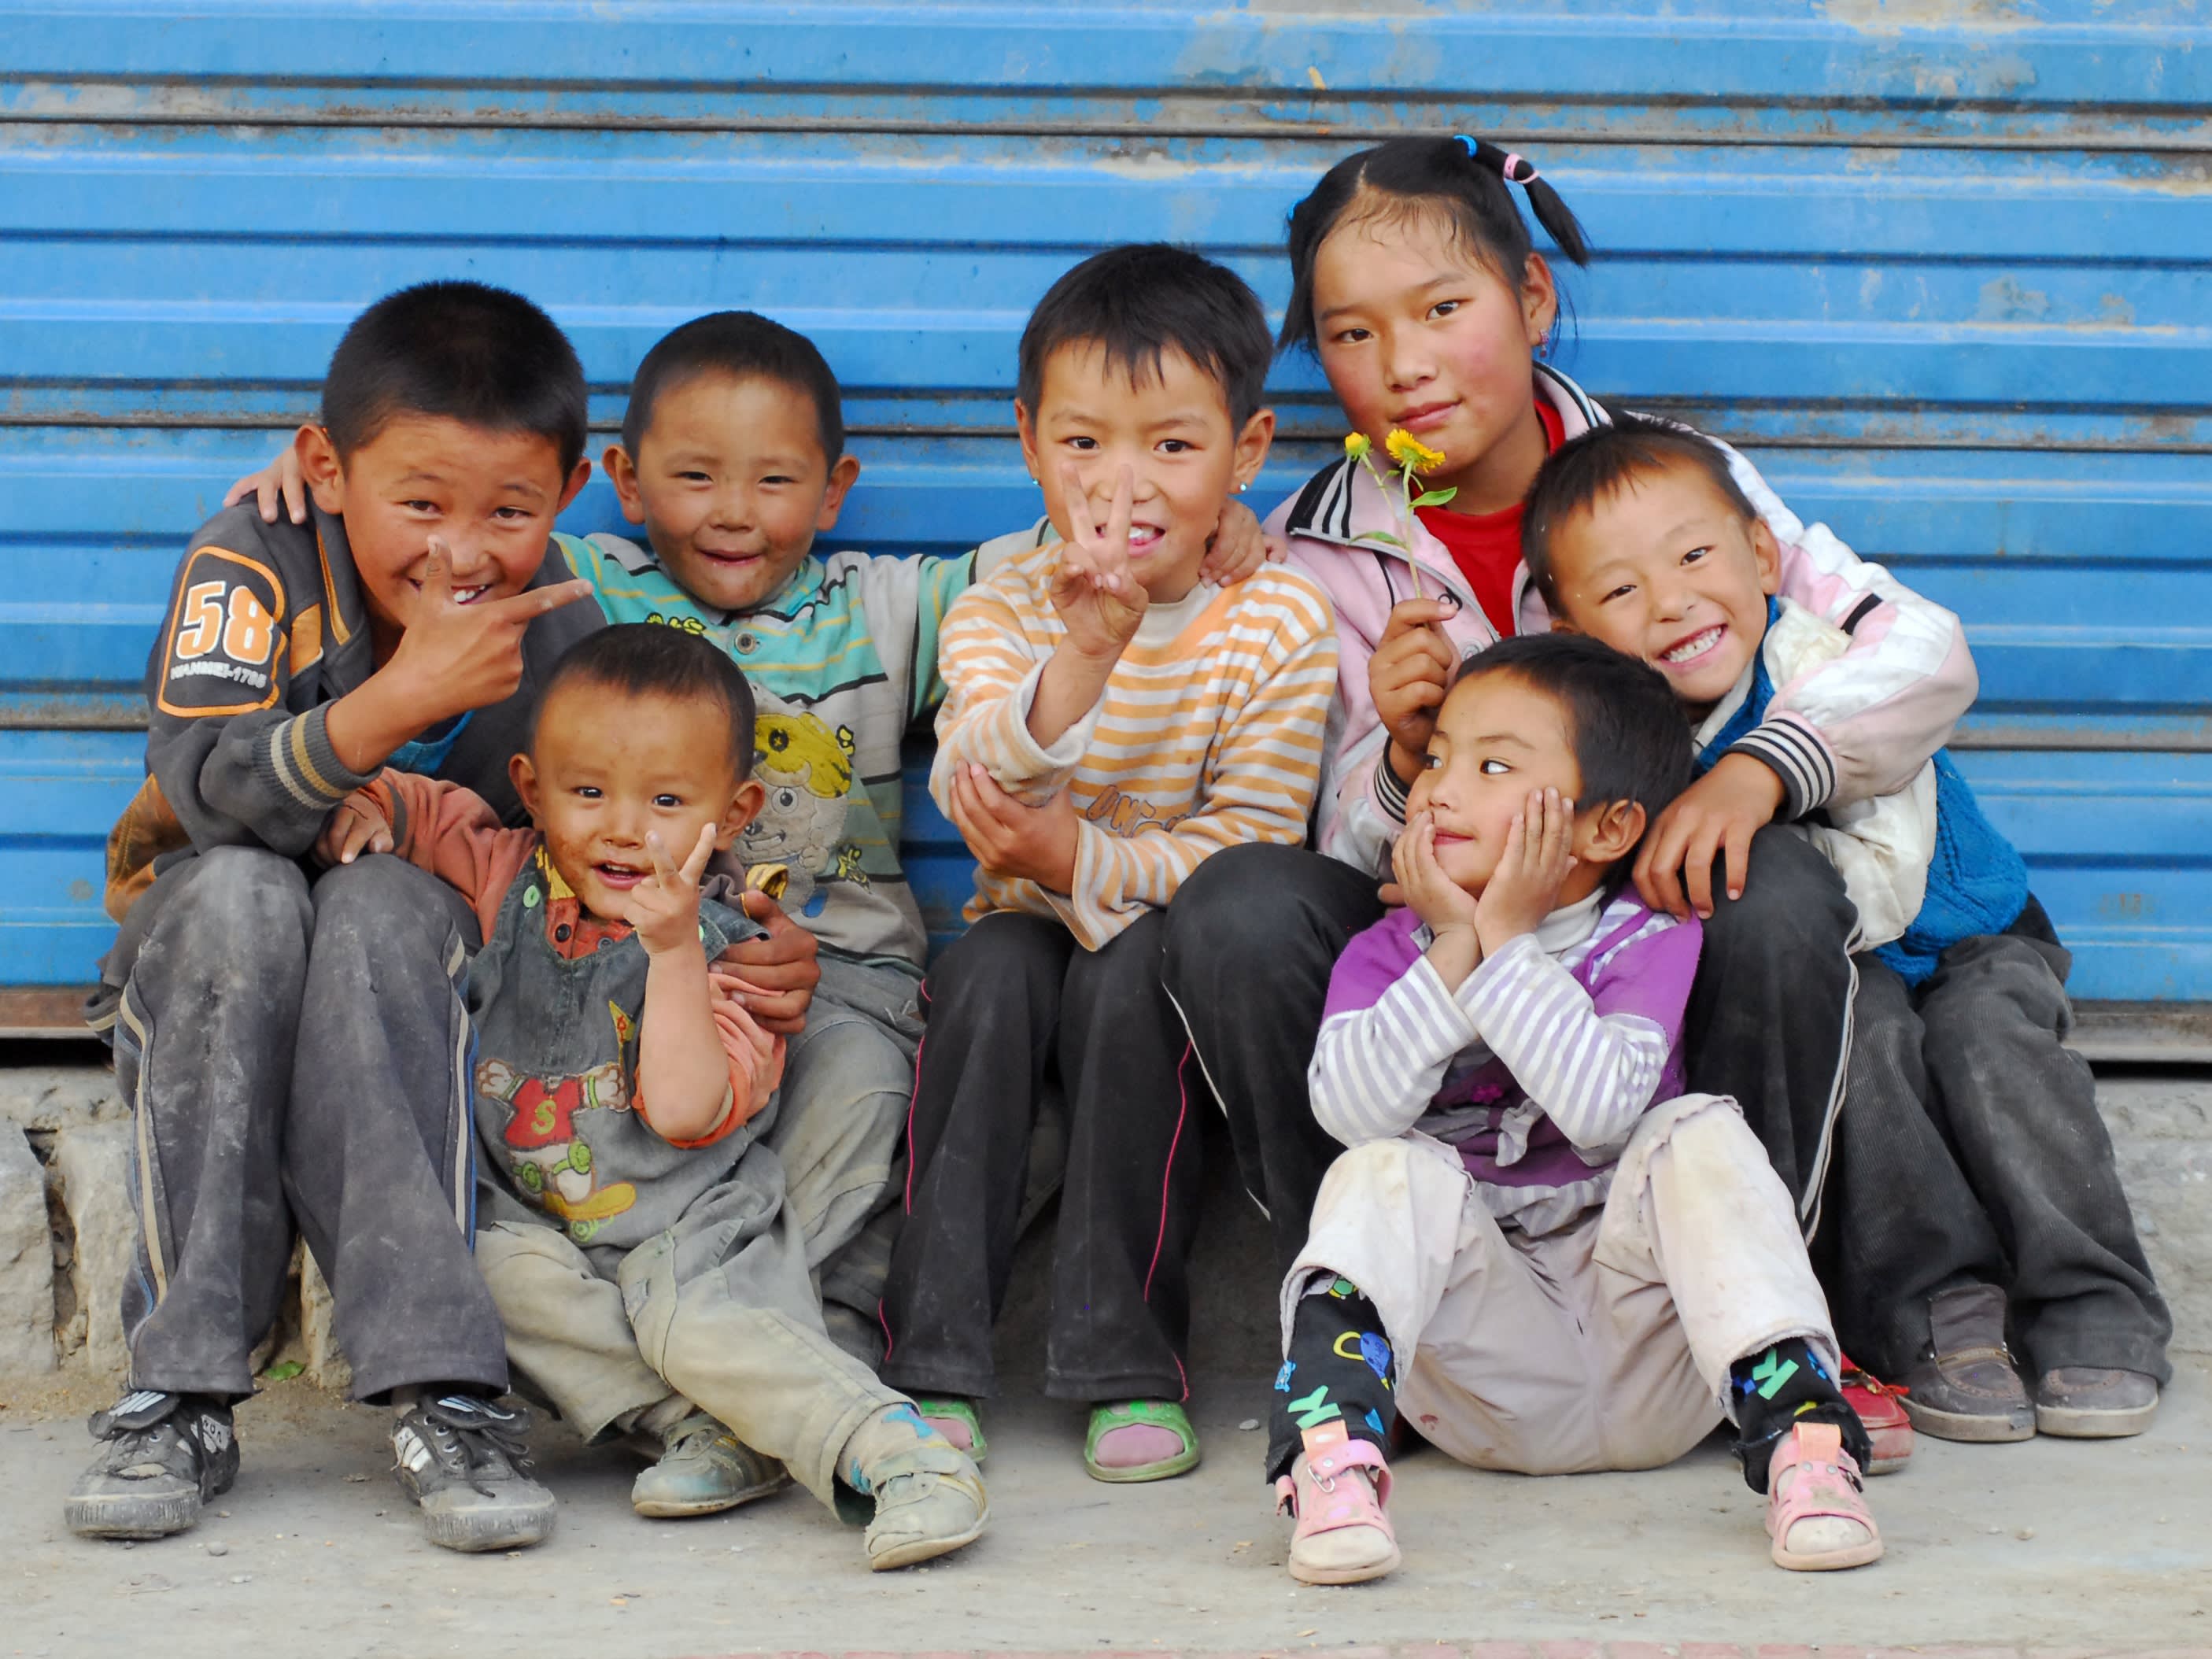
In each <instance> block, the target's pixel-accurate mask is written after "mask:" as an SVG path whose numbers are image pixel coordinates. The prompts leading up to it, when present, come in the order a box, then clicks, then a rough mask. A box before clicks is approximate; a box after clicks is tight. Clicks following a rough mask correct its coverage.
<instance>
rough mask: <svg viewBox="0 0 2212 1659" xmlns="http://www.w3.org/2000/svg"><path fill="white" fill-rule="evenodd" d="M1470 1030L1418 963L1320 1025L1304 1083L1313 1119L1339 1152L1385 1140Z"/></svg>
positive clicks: (1418, 1104) (1438, 1080) (1430, 1090)
mask: <svg viewBox="0 0 2212 1659" xmlns="http://www.w3.org/2000/svg"><path fill="white" fill-rule="evenodd" d="M1475 1042H1480V1038H1479V1037H1478V1036H1476V1034H1475V1030H1474V1023H1473V1021H1471V1020H1470V1019H1469V1018H1468V1014H1467V1011H1466V1010H1465V1009H1463V1008H1462V1007H1461V1006H1459V1005H1458V1004H1457V1003H1456V1002H1455V1001H1454V1000H1452V995H1451V993H1450V992H1449V991H1447V990H1446V989H1445V988H1444V982H1443V980H1442V979H1441V978H1439V977H1438V976H1437V970H1436V969H1434V968H1432V967H1431V966H1430V965H1429V961H1428V958H1427V957H1415V958H1414V959H1413V965H1412V966H1411V967H1409V968H1408V969H1407V970H1406V971H1405V972H1404V973H1403V974H1402V975H1400V976H1399V977H1398V978H1397V979H1396V980H1395V981H1393V982H1392V984H1391V985H1390V987H1389V989H1387V990H1385V991H1384V992H1383V994H1382V996H1381V997H1380V998H1379V999H1378V1000H1376V1002H1375V1003H1374V1004H1373V1005H1371V1006H1368V1007H1364V1008H1346V1009H1344V1010H1342V1011H1341V1012H1337V1013H1334V1014H1331V1015H1330V1016H1329V1017H1328V1019H1327V1020H1325V1021H1323V1022H1322V1028H1321V1037H1320V1040H1319V1041H1318V1042H1316V1043H1315V1045H1314V1057H1313V1063H1312V1065H1311V1066H1309V1067H1308V1068H1307V1072H1306V1082H1307V1085H1308V1087H1309V1089H1310V1091H1311V1094H1312V1099H1313V1114H1314V1121H1316V1122H1317V1123H1319V1124H1320V1125H1321V1127H1322V1128H1324V1129H1326V1130H1327V1131H1328V1133H1330V1134H1332V1135H1334V1136H1335V1137H1336V1138H1337V1139H1339V1140H1340V1141H1342V1142H1343V1143H1344V1144H1345V1145H1346V1146H1364V1145H1365V1144H1366V1143H1367V1142H1369V1141H1370V1140H1389V1139H1392V1138H1393V1137H1394V1136H1397V1135H1401V1134H1403V1133H1405V1132H1406V1131H1407V1130H1408V1129H1410V1128H1412V1127H1413V1125H1414V1124H1416V1123H1418V1122H1419V1121H1420V1120H1421V1117H1422V1115H1423V1114H1425V1112H1426V1111H1427V1110H1428V1109H1429V1103H1430V1102H1431V1100H1433V1099H1434V1098H1435V1097H1436V1092H1437V1090H1438V1089H1440V1088H1442V1087H1443V1080H1444V1073H1445V1072H1446V1071H1447V1070H1449V1068H1450V1066H1451V1063H1452V1060H1453V1059H1454V1057H1455V1056H1456V1055H1457V1054H1459V1053H1460V1051H1461V1050H1462V1049H1463V1048H1469V1047H1471V1046H1472V1045H1473V1044H1474V1043H1475Z"/></svg>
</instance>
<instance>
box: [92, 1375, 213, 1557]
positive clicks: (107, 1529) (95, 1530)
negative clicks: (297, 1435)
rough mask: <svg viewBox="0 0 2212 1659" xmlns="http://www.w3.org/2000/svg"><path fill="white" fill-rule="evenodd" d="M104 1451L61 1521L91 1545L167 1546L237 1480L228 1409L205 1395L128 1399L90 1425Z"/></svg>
mask: <svg viewBox="0 0 2212 1659" xmlns="http://www.w3.org/2000/svg"><path fill="white" fill-rule="evenodd" d="M87 1426H88V1427H89V1428H90V1429H91V1431H92V1434H93V1438H94V1439H95V1440H101V1441H105V1442H106V1445H104V1446H103V1447H102V1448H101V1449H100V1455H99V1456H98V1457H96V1458H94V1460H93V1463H92V1467H91V1468H88V1469H87V1470H86V1471H85V1472H84V1473H83V1474H81V1475H79V1476H78V1477H77V1482H76V1486H72V1487H70V1495H69V1497H68V1498H65V1499H64V1500H63V1504H62V1518H63V1519H64V1521H65V1522H67V1523H68V1525H69V1529H70V1531H71V1532H74V1533H77V1534H82V1536H84V1537H87V1538H166V1537H167V1536H168V1535H169V1534H171V1533H173V1532H182V1531H183V1530H184V1529H185V1528H187V1527H189V1526H191V1524H192V1523H193V1522H195V1521H197V1520H198V1519H199V1518H200V1506H201V1505H202V1504H205V1503H206V1502H207V1500H208V1499H209V1498H213V1497H215V1496H216V1494H217V1493H219V1492H228V1491H229V1490H230V1483H231V1482H232V1481H234V1480H237V1479H238V1440H237V1438H236V1437H235V1436H234V1435H233V1434H232V1432H231V1424H230V1407H228V1406H226V1405H224V1404H222V1402H221V1401H216V1400H210V1399H209V1398H208V1397H207V1396H205V1395H196V1394H161V1393H159V1392H157V1391H155V1390H153V1389H138V1390H137V1391H136V1392H133V1393H131V1394H126V1395H124V1396H123V1398H122V1399H120V1400H118V1401H116V1402H115V1403H114V1404H113V1405H112V1406H110V1407H108V1408H107V1409H106V1411H104V1412H94V1413H93V1414H92V1417H91V1419H90V1420H89V1422H88V1425H87Z"/></svg>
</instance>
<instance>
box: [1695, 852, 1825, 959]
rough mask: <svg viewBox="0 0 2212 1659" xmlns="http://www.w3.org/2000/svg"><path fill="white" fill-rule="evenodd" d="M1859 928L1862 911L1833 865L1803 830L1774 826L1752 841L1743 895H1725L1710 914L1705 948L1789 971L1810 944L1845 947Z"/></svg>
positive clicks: (1821, 947) (1821, 946)
mask: <svg viewBox="0 0 2212 1659" xmlns="http://www.w3.org/2000/svg"><path fill="white" fill-rule="evenodd" d="M1718 886H1719V884H1718V883H1717V882H1716V883H1715V888H1716V890H1717V889H1718ZM1857 926H1858V912H1857V909H1856V908H1854V907H1853V905H1852V903H1851V901H1850V894H1849V893H1848V892H1846V891H1845V890H1844V878H1842V877H1841V876H1840V875H1838V873H1837V872H1836V867H1835V866H1833V865H1832V864H1831V863H1829V862H1828V860H1826V858H1824V857H1823V856H1821V854H1820V849H1819V848H1816V847H1814V845H1813V843H1812V842H1808V841H1807V840H1806V839H1805V838H1804V837H1803V836H1797V835H1792V834H1791V833H1790V831H1789V830H1788V829H1785V828H1784V827H1782V826H1781V825H1778V824H1770V825H1769V826H1767V827H1766V828H1765V829H1761V830H1760V831H1759V833H1758V835H1756V836H1753V839H1752V850H1751V862H1750V866H1749V867H1748V869H1747V872H1746V873H1745V878H1744V885H1743V896H1741V898H1735V899H1723V900H1722V901H1721V902H1718V903H1717V904H1716V905H1715V906H1714V907H1713V914H1712V915H1711V916H1710V917H1708V918H1707V919H1706V921H1705V951H1706V953H1707V954H1708V955H1711V956H1726V957H1729V958H1730V959H1732V960H1735V961H1743V960H1747V959H1755V960H1759V961H1764V962H1769V963H1774V964H1776V968H1777V970H1778V971H1784V970H1786V969H1787V966H1788V964H1789V963H1791V962H1792V961H1793V960H1795V959H1796V957H1798V955H1799V953H1800V952H1802V951H1805V950H1808V949H1815V950H1819V951H1840V950H1841V949H1842V948H1843V946H1844V942H1845V941H1846V940H1848V939H1850V936H1851V933H1852V932H1853V930H1854V929H1855V928H1857Z"/></svg>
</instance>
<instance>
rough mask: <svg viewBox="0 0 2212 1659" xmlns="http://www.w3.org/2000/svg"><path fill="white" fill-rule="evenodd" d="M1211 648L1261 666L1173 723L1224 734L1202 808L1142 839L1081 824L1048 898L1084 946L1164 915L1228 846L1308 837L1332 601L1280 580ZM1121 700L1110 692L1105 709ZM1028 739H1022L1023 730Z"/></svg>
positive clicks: (1332, 646) (1324, 719)
mask: <svg viewBox="0 0 2212 1659" xmlns="http://www.w3.org/2000/svg"><path fill="white" fill-rule="evenodd" d="M1213 646H1214V649H1215V650H1216V651H1217V652H1219V653H1237V652H1243V653H1253V652H1254V651H1255V647H1256V648H1257V649H1256V661H1255V667H1254V669H1253V671H1252V678H1251V680H1250V682H1249V684H1247V685H1246V686H1245V687H1244V688H1243V692H1242V695H1241V696H1239V697H1238V698H1237V701H1236V702H1234V703H1232V704H1231V706H1229V707H1227V708H1222V709H1213V710H1209V709H1206V708H1203V707H1197V708H1187V709H1185V708H1178V709H1176V710H1174V711H1170V713H1169V714H1168V715H1167V718H1168V719H1170V720H1177V719H1180V720H1196V721H1205V720H1209V719H1210V720H1212V721H1214V722H1216V723H1218V725H1220V726H1222V727H1223V729H1222V731H1221V734H1220V736H1219V737H1218V739H1217V740H1216V741H1215V743H1214V744H1213V750H1212V760H1211V765H1210V768H1209V775H1208V777H1207V779H1206V783H1205V786H1204V788H1203V791H1202V793H1201V798H1200V805H1199V808H1198V810H1197V811H1194V812H1193V813H1192V814H1191V815H1190V816H1189V817H1186V818H1184V819H1183V820H1182V822H1181V823H1176V824H1174V825H1172V826H1170V827H1168V828H1164V829H1161V828H1152V829H1146V830H1145V831H1144V832H1142V833H1140V834H1136V835H1117V834H1115V833H1113V832H1112V831H1110V830H1109V829H1103V828H1101V827H1100V826H1099V825H1098V824H1097V823H1091V822H1088V821H1086V822H1085V823H1082V824H1081V826H1080V827H1079V836H1078V840H1077V843H1076V855H1075V881H1074V891H1073V893H1072V894H1069V895H1066V896H1061V895H1059V894H1051V895H1048V897H1049V898H1050V900H1051V902H1052V907H1053V909H1054V912H1055V913H1056V914H1057V915H1059V916H1060V919H1061V920H1062V921H1065V922H1066V924H1067V926H1068V929H1069V931H1070V932H1072V933H1073V934H1074V935H1075V937H1076V939H1078V940H1079V942H1080V943H1081V944H1082V945H1083V946H1084V947H1085V949H1086V950H1092V951H1095V950H1097V949H1098V948H1099V947H1100V946H1101V945H1104V944H1106V943H1108V942H1109V940H1111V939H1114V938H1115V936H1116V935H1118V934H1119V933H1121V930H1122V929H1123V928H1125V927H1127V926H1128V925H1129V924H1130V923H1131V922H1133V921H1136V920H1137V919H1138V918H1139V916H1141V915H1143V914H1144V913H1145V912H1146V910H1158V909H1164V908H1167V906H1168V904H1169V903H1170V902H1171V901H1172V900H1173V899H1174V897H1175V896H1176V890H1178V889H1179V888H1180V887H1181V886H1182V884H1183V882H1184V881H1185V879H1187V878H1188V877H1189V875H1190V873H1191V872H1192V871H1194V870H1195V869H1197V868H1198V866H1199V865H1200V862H1201V861H1203V860H1205V859H1206V858H1207V857H1208V856H1209V855H1210V854H1214V853H1218V852H1219V851H1220V850H1221V849H1222V848H1225V847H1234V846H1237V845H1238V844H1239V843H1241V842H1278V843H1280V844H1281V845H1284V846H1289V847H1295V846H1297V845H1298V844H1299V843H1300V842H1303V841H1304V839H1305V836H1306V821H1307V819H1308V818H1309V817H1311V816H1312V813H1313V805H1314V796H1315V792H1316V790H1317V789H1318V788H1319V787H1320V782H1321V763H1322V749H1323V746H1324V744H1325V741H1326V728H1327V726H1328V707H1329V701H1330V699H1331V698H1332V697H1334V696H1335V694H1336V649H1337V647H1336V628H1335V623H1334V619H1333V618H1332V617H1331V616H1330V615H1329V612H1328V602H1327V600H1326V599H1324V598H1323V597H1322V595H1320V594H1319V593H1318V592H1310V591H1309V590H1307V589H1306V588H1305V587H1304V586H1303V585H1301V586H1296V587H1293V586H1289V585H1287V584H1285V585H1284V586H1282V587H1281V588H1280V590H1279V592H1278V594H1277V596H1276V597H1275V598H1274V599H1272V600H1270V601H1267V602H1266V603H1261V602H1257V601H1256V599H1255V602H1254V603H1252V604H1250V605H1243V606H1240V607H1239V609H1238V610H1237V612H1236V613H1235V614H1234V617H1233V620H1232V623H1231V628H1230V629H1229V636H1228V637H1227V638H1225V639H1223V640H1218V641H1214V642H1213ZM1031 689H1032V690H1033V689H1034V686H1033V684H1032V688H1031ZM1115 701H1116V698H1115V688H1114V687H1112V686H1110V685H1109V688H1108V691H1107V696H1105V698H1103V699H1102V701H1101V704H1100V708H1108V707H1109V706H1110V705H1112V704H1114V703H1115ZM1026 707H1027V705H1026V703H1024V708H1026ZM1099 712H1100V711H1099V709H1093V710H1092V711H1091V714H1090V715H1088V716H1086V717H1085V722H1084V725H1083V726H1081V727H1080V728H1079V730H1080V731H1081V732H1082V733H1083V741H1084V743H1085V745H1086V746H1088V745H1089V744H1091V741H1092V738H1093V732H1094V729H1095V727H1096V726H1097V721H1098V718H1099ZM1016 723H1017V724H1018V722H1016ZM1022 735H1023V737H1024V738H1027V737H1028V731H1027V728H1026V726H1024V727H1023V728H1022ZM1075 735H1076V733H1074V732H1071V733H1069V734H1068V736H1067V737H1066V738H1062V739H1061V741H1062V742H1063V743H1066V742H1067V741H1069V740H1071V739H1072V738H1074V737H1075ZM1031 747H1032V748H1034V747H1035V744H1034V742H1033V740H1032V742H1031Z"/></svg>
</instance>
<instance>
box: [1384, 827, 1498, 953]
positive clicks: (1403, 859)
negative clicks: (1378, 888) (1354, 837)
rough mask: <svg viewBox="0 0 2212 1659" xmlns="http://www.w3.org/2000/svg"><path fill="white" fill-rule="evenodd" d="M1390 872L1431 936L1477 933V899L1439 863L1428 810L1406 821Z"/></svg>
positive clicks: (1392, 854)
mask: <svg viewBox="0 0 2212 1659" xmlns="http://www.w3.org/2000/svg"><path fill="white" fill-rule="evenodd" d="M1390 868H1391V871H1392V872H1393V873H1394V874H1395V876H1396V877H1397V878H1398V882H1397V885H1398V890H1399V892H1400V893H1401V895H1402V896H1404V899H1405V902H1406V903H1407V905H1408V906H1409V907H1411V908H1412V909H1413V914H1414V915H1417V916H1419V918H1420V919H1421V920H1422V921H1425V922H1426V923H1428V925H1429V931H1430V932H1431V933H1437V934H1439V935H1441V934H1443V933H1451V932H1453V931H1455V930H1456V931H1458V932H1461V933H1472V932H1474V928H1475V924H1476V921H1477V920H1478V919H1479V917H1480V909H1479V908H1478V905H1477V902H1476V899H1475V896H1474V894H1472V893H1470V892H1468V890H1466V889H1465V888H1464V887H1462V886H1461V885H1460V884H1458V883H1457V882H1455V881H1454V880H1453V879H1452V878H1450V877H1449V876H1448V875H1446V874H1445V873H1444V867H1443V865H1441V864H1439V863H1438V862H1437V821H1436V817H1435V816H1434V814H1432V813H1431V812H1430V811H1427V810H1426V809H1425V808H1416V809H1415V810H1414V811H1413V816H1412V817H1409V818H1407V820H1406V832H1405V834H1403V835H1401V836H1399V837H1398V842H1397V845H1395V847H1393V848H1391V849H1390Z"/></svg>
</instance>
